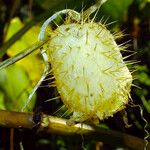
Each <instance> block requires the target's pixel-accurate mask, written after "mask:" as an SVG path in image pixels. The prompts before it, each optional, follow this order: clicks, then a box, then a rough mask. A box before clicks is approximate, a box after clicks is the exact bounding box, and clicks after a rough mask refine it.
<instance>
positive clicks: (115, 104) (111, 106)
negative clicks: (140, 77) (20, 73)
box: [47, 22, 132, 122]
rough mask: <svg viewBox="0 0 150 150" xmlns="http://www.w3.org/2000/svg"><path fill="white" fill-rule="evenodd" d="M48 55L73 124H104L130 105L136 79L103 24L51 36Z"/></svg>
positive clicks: (59, 29) (72, 27) (71, 26)
mask: <svg viewBox="0 0 150 150" xmlns="http://www.w3.org/2000/svg"><path fill="white" fill-rule="evenodd" d="M50 37H51V39H50V42H49V44H48V48H47V52H48V55H49V59H50V60H49V61H50V63H51V67H52V72H53V75H54V78H55V83H56V87H57V90H58V92H59V94H60V96H61V100H62V101H63V103H64V105H65V106H66V107H67V108H68V109H69V110H70V112H72V113H73V115H72V117H71V120H73V121H77V122H83V121H85V120H87V119H91V118H96V117H97V118H99V119H100V120H103V119H105V118H108V117H109V116H113V114H114V113H116V112H117V111H119V110H121V109H123V108H124V107H125V105H126V104H127V103H128V95H129V93H130V88H131V83H132V76H131V73H130V72H129V70H128V68H127V66H126V64H125V62H124V61H123V57H122V55H121V52H120V50H121V47H119V46H118V45H117V44H116V42H115V40H114V39H115V37H113V35H112V34H111V33H110V31H109V30H107V29H106V27H105V26H104V25H103V24H101V23H95V22H87V23H70V24H69V23H68V24H64V25H61V26H59V27H57V28H56V29H55V30H54V31H53V32H52V33H51V34H50Z"/></svg>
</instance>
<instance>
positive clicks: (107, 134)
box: [0, 110, 150, 150]
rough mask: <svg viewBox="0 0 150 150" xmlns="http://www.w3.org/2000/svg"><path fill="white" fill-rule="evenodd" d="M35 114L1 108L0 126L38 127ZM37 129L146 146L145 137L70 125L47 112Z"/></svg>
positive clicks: (136, 148)
mask: <svg viewBox="0 0 150 150" xmlns="http://www.w3.org/2000/svg"><path fill="white" fill-rule="evenodd" d="M33 116H34V114H33V113H23V112H13V111H6V110H0V126H3V127H7V128H18V129H20V128H26V129H33V128H34V127H36V124H35V123H34V122H33ZM37 131H39V132H45V133H53V134H59V135H68V136H75V137H77V138H84V141H85V140H95V141H102V142H104V143H108V144H111V145H116V146H118V147H119V146H120V147H126V148H129V149H130V150H142V149H144V147H145V141H144V140H143V139H140V138H138V137H135V136H132V135H128V134H125V133H121V132H118V131H114V130H110V129H104V128H100V127H97V126H92V125H87V124H83V123H78V124H76V125H73V126H69V125H67V124H66V120H65V119H62V118H57V117H54V116H48V115H45V114H42V115H41V124H40V126H39V127H38V129H37ZM149 149H150V143H147V150H149Z"/></svg>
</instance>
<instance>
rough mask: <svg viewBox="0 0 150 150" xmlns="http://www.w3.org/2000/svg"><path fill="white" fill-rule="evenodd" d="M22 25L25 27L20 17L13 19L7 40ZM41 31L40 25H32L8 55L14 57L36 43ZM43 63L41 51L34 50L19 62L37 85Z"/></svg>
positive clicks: (9, 50) (8, 51) (10, 49)
mask: <svg viewBox="0 0 150 150" xmlns="http://www.w3.org/2000/svg"><path fill="white" fill-rule="evenodd" d="M21 27H23V23H22V22H21V20H20V19H19V18H17V17H16V18H14V19H12V21H11V23H10V26H9V29H8V34H7V36H6V40H7V39H9V38H10V37H11V36H13V34H15V33H16V32H17V31H18V30H19V29H20V28H21ZM39 31H40V27H38V26H34V27H32V28H31V29H30V30H29V31H28V32H26V33H25V34H24V35H23V36H22V38H21V39H19V40H18V41H17V42H16V43H15V44H13V45H12V46H11V47H10V48H9V49H8V50H7V54H8V56H10V57H12V56H14V55H16V54H18V53H19V52H21V51H22V50H23V49H25V48H28V47H29V46H31V45H32V44H34V43H35V42H36V41H37V39H38V34H39ZM42 63H43V60H42V59H41V56H40V53H39V51H37V52H34V53H32V54H31V55H29V56H28V57H26V58H25V59H22V60H21V61H18V62H17V64H19V65H20V66H22V67H23V68H24V69H25V70H26V72H27V73H28V76H29V78H30V80H31V81H32V83H33V85H35V84H36V83H37V82H38V80H39V79H40V77H41V75H42V73H43V65H42ZM33 68H34V69H33Z"/></svg>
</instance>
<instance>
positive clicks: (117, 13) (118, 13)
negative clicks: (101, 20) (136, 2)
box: [100, 0, 133, 22]
mask: <svg viewBox="0 0 150 150" xmlns="http://www.w3.org/2000/svg"><path fill="white" fill-rule="evenodd" d="M132 2H133V0H119V1H116V0H108V1H107V2H106V3H105V4H104V5H102V8H101V10H100V13H101V12H102V15H104V16H110V19H111V20H113V21H114V20H115V21H119V22H122V21H123V19H124V18H125V17H126V15H127V12H128V8H129V6H130V5H131V4H132Z"/></svg>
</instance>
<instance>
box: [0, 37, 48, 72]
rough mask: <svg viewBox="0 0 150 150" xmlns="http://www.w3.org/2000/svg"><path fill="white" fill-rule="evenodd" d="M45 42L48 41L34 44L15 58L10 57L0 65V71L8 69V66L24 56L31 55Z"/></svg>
mask: <svg viewBox="0 0 150 150" xmlns="http://www.w3.org/2000/svg"><path fill="white" fill-rule="evenodd" d="M47 41H48V39H45V40H43V41H39V42H36V43H35V44H33V45H32V46H31V47H29V48H26V49H25V50H23V51H21V52H20V53H19V54H17V55H16V56H14V57H11V58H9V59H7V60H5V61H3V62H2V63H0V70H1V69H3V68H5V67H8V66H9V65H12V64H14V63H15V62H17V61H19V60H20V59H22V58H24V57H25V56H27V55H29V54H31V53H32V52H34V51H35V50H37V49H39V48H40V47H41V46H42V45H44V44H45V43H46V42H47Z"/></svg>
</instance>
